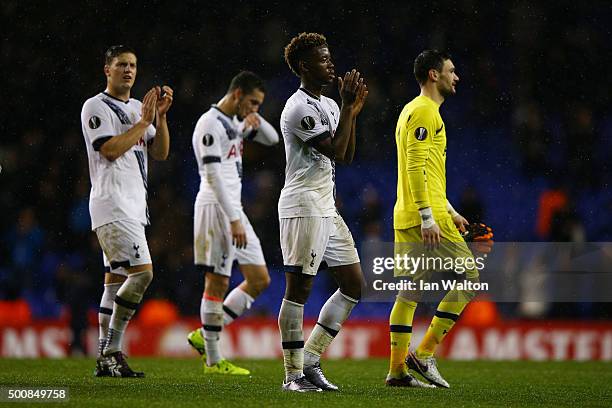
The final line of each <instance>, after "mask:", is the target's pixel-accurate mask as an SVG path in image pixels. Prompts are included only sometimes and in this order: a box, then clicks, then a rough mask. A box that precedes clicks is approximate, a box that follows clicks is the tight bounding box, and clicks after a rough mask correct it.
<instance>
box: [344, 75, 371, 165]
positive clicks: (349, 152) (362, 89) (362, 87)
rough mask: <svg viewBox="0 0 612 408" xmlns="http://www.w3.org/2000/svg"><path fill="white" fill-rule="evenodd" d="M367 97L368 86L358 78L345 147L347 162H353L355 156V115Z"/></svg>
mask: <svg viewBox="0 0 612 408" xmlns="http://www.w3.org/2000/svg"><path fill="white" fill-rule="evenodd" d="M367 97H368V87H367V85H366V84H365V83H364V82H363V78H360V79H359V87H358V90H357V98H356V99H355V103H354V104H353V121H352V122H351V138H350V139H349V142H348V146H347V148H346V160H345V161H346V162H347V163H348V164H350V163H352V162H353V158H354V157H355V145H356V144H357V141H356V140H357V136H356V133H357V116H358V115H359V113H360V112H361V109H363V105H364V104H365V100H366V98H367Z"/></svg>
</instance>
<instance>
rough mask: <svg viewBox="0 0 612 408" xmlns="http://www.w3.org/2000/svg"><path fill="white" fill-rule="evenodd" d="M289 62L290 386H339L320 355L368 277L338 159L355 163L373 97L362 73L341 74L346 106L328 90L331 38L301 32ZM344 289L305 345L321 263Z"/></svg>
mask: <svg viewBox="0 0 612 408" xmlns="http://www.w3.org/2000/svg"><path fill="white" fill-rule="evenodd" d="M285 60H286V62H287V64H288V65H289V67H290V68H291V70H292V71H293V73H295V74H296V75H297V76H298V77H299V78H300V80H301V85H300V88H299V89H298V90H297V91H296V92H295V93H294V94H293V95H292V96H291V97H290V98H289V99H288V100H287V103H286V104H285V108H284V109H283V112H282V114H281V132H282V134H283V138H284V141H285V154H286V159H287V164H286V168H285V186H284V187H283V190H282V192H281V195H280V199H279V202H278V214H279V218H280V241H281V249H282V253H283V261H284V264H285V270H286V272H285V277H286V291H285V296H284V299H283V301H282V304H281V308H280V313H279V316H278V325H279V329H280V334H281V340H282V348H283V356H284V365H285V381H284V383H283V389H284V390H287V391H297V392H306V391H321V390H326V391H335V390H338V387H337V386H336V385H334V384H332V383H331V382H330V381H328V380H327V378H325V376H324V375H323V371H322V370H321V365H320V362H319V360H320V357H321V354H323V352H324V351H325V350H326V349H327V347H328V346H329V344H330V343H331V342H332V340H333V339H334V337H335V336H336V335H337V334H338V331H339V330H340V328H341V327H342V324H343V323H344V321H345V320H346V319H347V318H348V316H349V314H350V313H351V310H352V309H353V307H354V306H355V305H356V304H357V302H358V301H359V298H360V297H361V286H362V284H363V277H362V274H361V266H360V264H359V256H358V254H357V250H356V248H355V243H354V241H353V237H352V236H351V232H350V231H349V229H348V227H347V226H346V224H345V223H344V220H343V219H342V217H341V216H340V215H339V214H338V210H337V209H336V205H335V184H334V183H335V180H334V177H335V176H334V171H335V170H334V169H335V162H340V163H345V164H348V163H351V161H352V160H353V155H354V153H355V127H356V125H355V123H356V118H357V115H359V112H361V109H362V108H363V104H364V102H365V99H366V97H367V94H368V90H367V87H366V85H365V83H364V80H363V77H361V74H360V73H359V72H357V71H356V70H354V69H353V70H352V71H351V72H347V73H346V75H345V76H344V78H341V77H337V79H338V89H339V91H340V96H341V98H342V107H341V108H338V105H337V104H336V102H335V101H334V100H333V99H331V98H328V97H326V96H324V95H321V92H322V89H323V88H324V87H325V86H329V85H331V84H332V83H333V81H334V79H335V78H336V75H335V70H334V64H333V62H332V59H331V54H330V52H329V47H328V45H327V40H326V38H325V37H324V36H323V35H321V34H317V33H301V34H299V35H298V36H296V37H294V38H293V39H292V40H291V42H290V43H289V44H288V45H287V46H286V47H285ZM322 261H325V263H327V266H328V267H329V268H330V271H331V272H332V274H333V276H334V279H335V280H336V282H337V284H338V286H339V289H338V290H337V291H336V292H335V293H334V294H333V295H332V296H331V297H330V298H329V299H328V300H327V302H326V303H325V305H323V308H322V309H321V312H320V315H319V318H318V320H317V324H316V326H315V327H314V329H313V331H312V333H311V335H310V337H309V338H308V340H307V341H306V344H304V333H303V330H302V325H303V316H304V304H305V303H306V300H307V299H308V295H309V294H310V290H311V288H312V283H313V280H314V277H315V275H316V274H317V270H318V269H319V266H320V265H321V262H322Z"/></svg>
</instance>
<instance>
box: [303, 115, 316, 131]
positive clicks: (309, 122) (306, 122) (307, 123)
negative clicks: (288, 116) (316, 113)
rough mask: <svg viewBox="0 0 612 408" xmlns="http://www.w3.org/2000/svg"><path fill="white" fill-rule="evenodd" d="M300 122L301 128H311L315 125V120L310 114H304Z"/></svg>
mask: <svg viewBox="0 0 612 408" xmlns="http://www.w3.org/2000/svg"><path fill="white" fill-rule="evenodd" d="M300 124H301V125H302V129H304V130H312V129H314V127H315V120H314V118H313V117H312V116H304V117H303V118H302V121H301V122H300Z"/></svg>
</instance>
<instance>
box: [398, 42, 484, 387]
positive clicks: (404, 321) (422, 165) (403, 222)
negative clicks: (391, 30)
mask: <svg viewBox="0 0 612 408" xmlns="http://www.w3.org/2000/svg"><path fill="white" fill-rule="evenodd" d="M414 75H415V77H416V80H417V82H418V83H419V86H420V88H421V94H420V95H419V96H417V97H416V98H414V99H413V100H412V101H411V102H410V103H408V104H407V105H406V106H405V107H404V109H403V111H402V113H401V114H400V116H399V119H398V121H397V127H396V135H395V138H396V144H397V158H398V182H397V201H396V203H395V208H394V214H393V218H394V229H395V251H396V254H400V255H402V254H408V255H409V256H419V255H421V254H423V253H425V254H426V255H427V256H428V257H431V256H434V257H443V258H445V257H451V258H453V259H458V258H464V259H468V258H473V255H472V252H471V251H470V249H469V248H468V247H467V245H466V243H465V240H464V238H463V237H462V234H461V233H460V231H461V232H462V233H466V234H467V233H468V231H467V230H466V227H470V226H469V225H468V222H467V220H466V219H465V218H463V217H462V216H461V215H460V214H459V213H457V212H456V211H455V210H454V209H453V207H452V206H451V204H450V203H449V202H448V200H447V199H446V169H445V163H446V128H445V126H444V122H443V121H442V117H441V116H440V112H439V108H440V105H441V104H442V103H443V102H444V100H445V99H446V98H448V97H449V96H451V95H454V94H455V86H456V84H457V82H458V81H459V77H458V76H457V74H456V73H455V67H454V65H453V63H452V61H451V59H450V56H448V55H447V54H444V53H441V52H439V51H436V50H426V51H423V52H422V53H421V54H420V55H419V56H418V57H417V58H416V59H415V61H414ZM484 228H486V227H484ZM470 229H471V232H472V233H471V234H470V235H469V238H470V239H472V238H473V236H474V233H476V235H477V236H479V237H480V238H479V240H481V242H479V244H480V245H481V249H482V250H483V251H484V252H488V251H490V245H489V244H490V243H492V241H490V238H491V237H492V234H490V235H488V232H490V229H489V230H488V232H487V234H480V232H482V231H477V230H476V228H475V227H471V228H470ZM416 250H418V253H417V252H415V251H416ZM472 265H473V263H472ZM429 272H432V271H428V270H418V271H411V272H408V271H406V270H399V269H396V271H395V275H396V276H405V275H408V274H412V275H411V276H412V277H413V279H426V278H427V274H428V273H429ZM458 272H459V271H458ZM464 273H465V279H467V280H470V281H472V282H474V283H476V282H478V270H477V269H475V268H473V269H466V270H465V271H464ZM474 295H475V293H474V292H473V291H467V290H456V289H455V290H452V291H449V292H448V293H446V295H445V296H444V298H443V299H442V301H441V302H440V304H439V305H438V308H437V310H436V313H435V316H434V317H433V320H432V321H431V324H430V325H429V328H428V329H427V332H426V333H425V336H424V338H423V340H422V342H421V344H419V346H418V347H417V348H416V351H415V352H414V353H413V352H409V345H410V336H411V333H412V320H413V317H414V312H415V310H416V307H417V302H418V301H419V299H420V293H418V292H415V291H400V292H399V293H398V295H397V298H396V301H395V303H394V305H393V309H392V310H391V315H390V317H389V325H390V337H391V348H390V349H391V354H390V367H389V374H388V375H387V379H386V384H387V385H388V386H401V387H431V386H432V385H429V384H425V383H423V382H421V381H419V380H417V379H416V378H414V377H413V376H412V375H411V374H410V373H409V368H410V369H412V370H414V371H416V372H418V373H419V374H421V375H422V376H423V377H424V378H425V379H426V380H428V382H429V383H431V384H433V385H435V386H438V387H445V388H448V387H449V384H448V382H447V381H446V380H445V379H444V378H443V377H442V375H440V373H439V371H438V368H437V365H436V360H435V358H434V352H435V350H436V347H437V346H438V344H440V342H441V341H442V340H443V339H444V336H445V335H446V334H447V333H448V332H449V331H450V330H451V328H452V327H453V325H454V324H455V322H456V321H457V319H458V318H459V315H460V314H461V312H462V311H463V309H464V308H465V306H466V305H467V304H468V303H469V301H470V300H471V299H472V298H473V297H474Z"/></svg>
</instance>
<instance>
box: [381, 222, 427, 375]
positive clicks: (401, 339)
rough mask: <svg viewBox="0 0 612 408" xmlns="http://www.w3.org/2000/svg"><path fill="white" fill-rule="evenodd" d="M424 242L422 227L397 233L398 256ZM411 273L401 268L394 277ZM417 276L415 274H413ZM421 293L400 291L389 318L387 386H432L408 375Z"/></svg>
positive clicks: (408, 252) (395, 272) (408, 253)
mask: <svg viewBox="0 0 612 408" xmlns="http://www.w3.org/2000/svg"><path fill="white" fill-rule="evenodd" d="M419 241H421V228H420V227H414V228H410V229H406V230H395V253H396V255H399V256H400V257H403V256H404V255H408V256H410V255H411V253H412V252H413V251H414V249H415V248H416V245H413V244H414V243H418V242H419ZM409 272H410V271H407V270H404V269H401V268H398V269H397V270H395V271H394V275H395V276H403V275H404V274H407V273H409ZM413 276H414V275H413ZM419 299H420V293H419V292H412V291H399V293H398V294H397V297H396V298H395V303H394V304H393V308H392V309H391V314H390V315H389V337H390V347H389V350H390V353H389V372H388V373H387V378H386V379H385V384H386V385H388V386H392V387H430V386H429V385H428V384H425V383H422V382H421V381H419V380H417V379H416V378H414V377H413V376H412V375H410V373H409V372H408V366H407V365H406V356H407V355H408V350H409V347H410V338H411V337H412V321H413V319H414V312H415V311H416V307H417V302H418V301H419Z"/></svg>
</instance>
